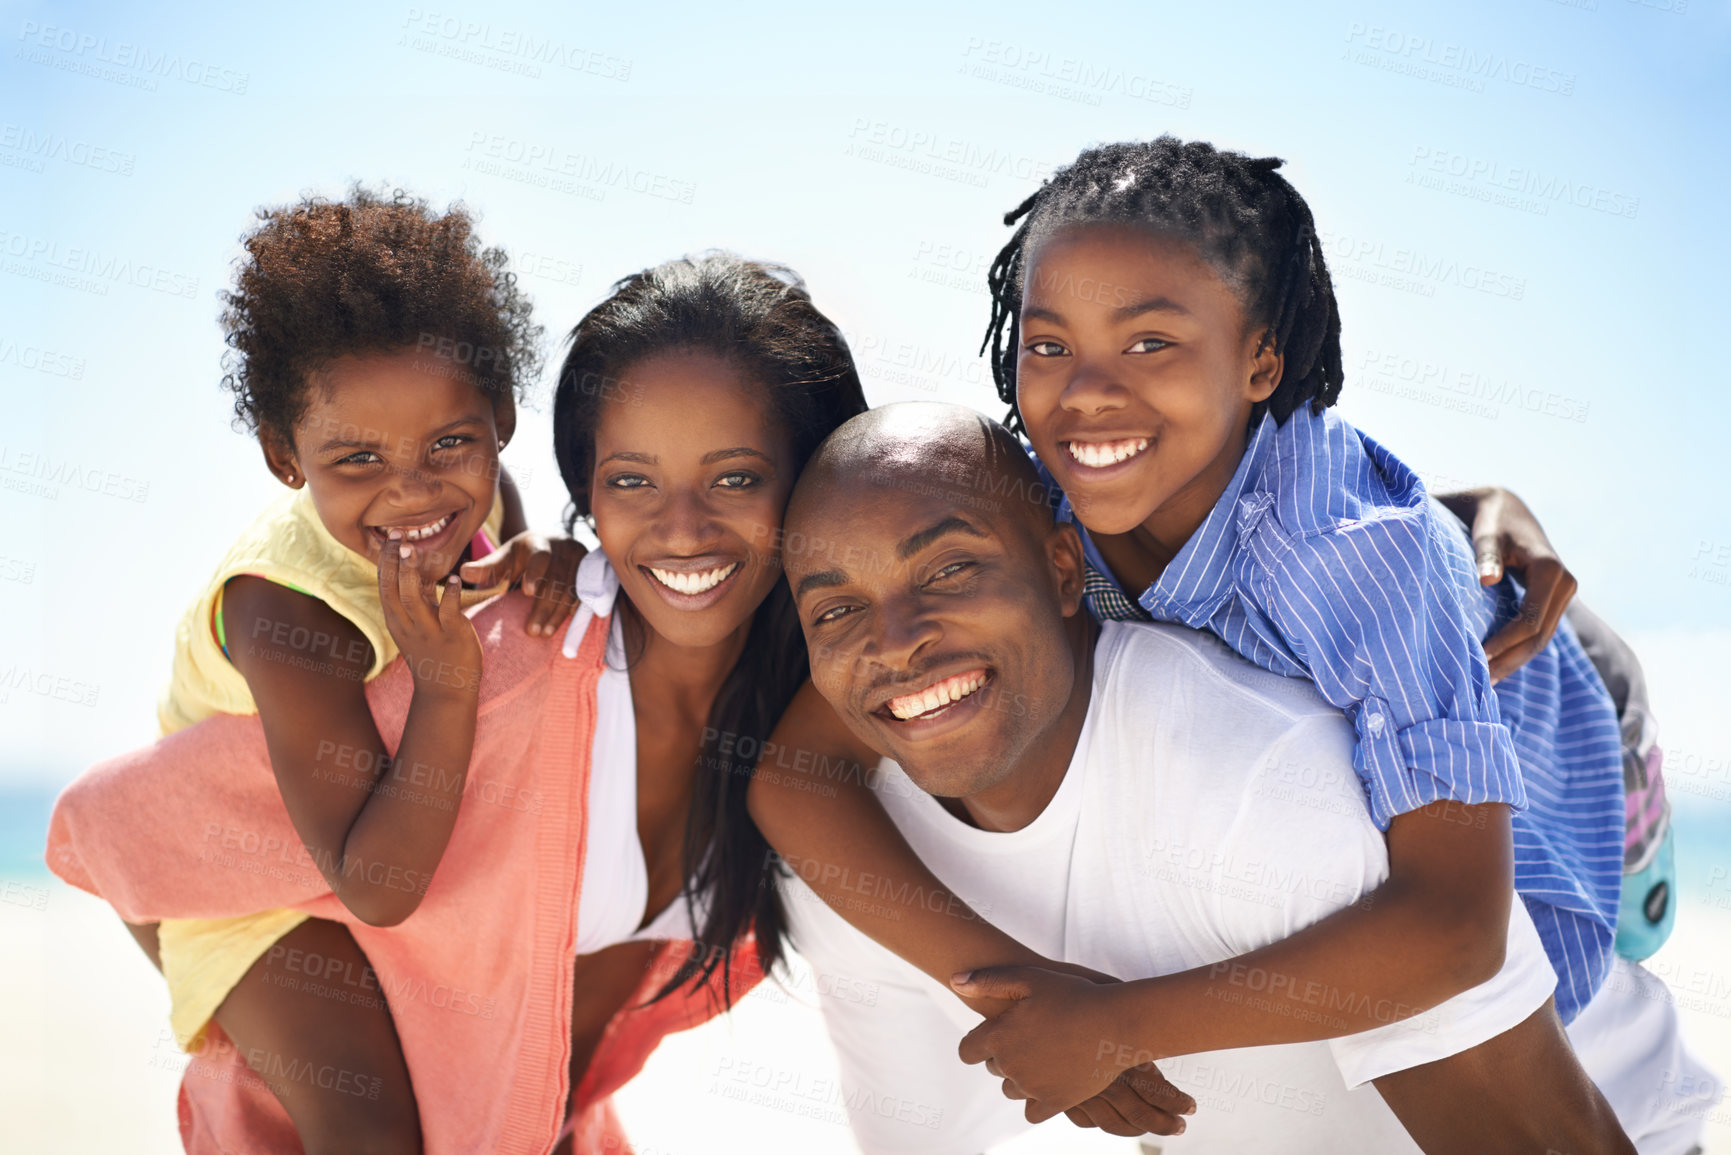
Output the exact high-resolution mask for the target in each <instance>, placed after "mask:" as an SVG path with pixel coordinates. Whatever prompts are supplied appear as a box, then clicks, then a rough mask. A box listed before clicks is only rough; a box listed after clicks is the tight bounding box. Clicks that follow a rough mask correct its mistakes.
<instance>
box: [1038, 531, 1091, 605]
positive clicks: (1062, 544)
mask: <svg viewBox="0 0 1731 1155" xmlns="http://www.w3.org/2000/svg"><path fill="white" fill-rule="evenodd" d="M1046 557H1047V558H1048V560H1049V561H1050V562H1051V564H1052V576H1053V577H1054V578H1056V579H1057V583H1058V605H1059V608H1060V609H1061V610H1062V611H1063V615H1064V616H1065V617H1070V616H1071V615H1073V614H1075V612H1076V611H1077V610H1079V609H1081V608H1082V579H1083V577H1084V576H1085V575H1086V574H1087V572H1088V561H1087V555H1085V554H1084V553H1083V552H1082V535H1081V534H1079V533H1077V532H1076V527H1075V526H1073V525H1071V524H1070V523H1069V522H1067V521H1063V522H1059V523H1058V524H1056V525H1054V526H1053V527H1052V532H1051V535H1050V536H1048V537H1047V538H1046Z"/></svg>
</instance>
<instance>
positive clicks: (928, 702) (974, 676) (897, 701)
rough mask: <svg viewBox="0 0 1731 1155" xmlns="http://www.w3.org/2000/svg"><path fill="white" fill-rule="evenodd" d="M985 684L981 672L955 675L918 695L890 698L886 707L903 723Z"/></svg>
mask: <svg viewBox="0 0 1731 1155" xmlns="http://www.w3.org/2000/svg"><path fill="white" fill-rule="evenodd" d="M985 684H986V675H985V674H984V672H982V671H975V672H973V673H971V674H957V675H956V676H955V677H953V678H945V679H944V680H943V681H941V682H939V683H938V684H937V685H935V686H927V687H926V688H925V689H924V690H921V691H919V692H918V693H914V694H904V695H902V696H901V697H899V698H891V699H890V700H889V702H888V703H887V705H888V707H889V712H890V713H891V714H893V715H895V716H896V717H897V718H898V719H900V720H901V721H903V722H905V721H907V720H908V719H909V718H918V717H919V716H920V715H922V714H929V713H931V712H932V711H933V710H936V709H938V708H939V707H940V706H948V705H950V704H951V703H953V702H959V701H961V700H962V699H963V698H965V697H967V696H968V695H969V694H972V693H973V692H974V691H975V690H978V689H979V688H980V687H981V686H983V685H985Z"/></svg>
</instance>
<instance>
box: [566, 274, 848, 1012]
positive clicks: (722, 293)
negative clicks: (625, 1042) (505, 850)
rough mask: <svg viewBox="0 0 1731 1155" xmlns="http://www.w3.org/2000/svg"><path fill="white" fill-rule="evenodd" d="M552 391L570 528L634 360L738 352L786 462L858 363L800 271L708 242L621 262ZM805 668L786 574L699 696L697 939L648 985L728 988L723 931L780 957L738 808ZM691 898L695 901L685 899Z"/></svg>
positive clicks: (766, 888)
mask: <svg viewBox="0 0 1731 1155" xmlns="http://www.w3.org/2000/svg"><path fill="white" fill-rule="evenodd" d="M570 340H571V349H570V352H569V353H567V354H566V356H565V363H564V364H563V365H562V366H561V367H560V369H559V384H558V388H557V391H556V392H555V394H554V397H553V451H554V455H555V456H556V457H557V458H558V461H559V473H560V475H561V476H563V477H564V479H565V488H566V490H567V492H569V494H570V495H571V505H570V507H569V508H568V510H567V511H566V517H565V521H566V528H567V529H571V528H573V527H574V526H575V525H576V523H577V521H578V520H579V519H582V520H585V521H589V522H591V523H592V521H593V517H592V513H591V509H590V503H589V487H590V484H591V479H592V476H593V473H594V467H595V428H596V424H597V421H598V418H599V413H600V406H601V402H602V401H603V400H604V399H606V398H609V397H616V396H620V395H621V394H622V393H623V392H624V391H625V390H626V389H628V388H629V385H627V384H625V381H626V378H627V376H628V371H629V369H630V367H631V366H632V365H634V364H637V363H639V362H641V361H642V360H643V359H644V358H646V357H651V356H654V355H656V354H658V353H665V352H669V351H674V350H695V351H700V352H706V353H714V354H716V355H718V356H721V357H725V358H727V359H729V360H731V361H733V362H735V363H736V364H738V365H740V366H742V367H743V368H744V369H745V371H746V372H747V374H749V375H750V377H751V378H752V379H753V380H755V381H757V382H758V383H759V384H761V385H762V386H763V388H764V389H765V390H766V391H767V392H768V394H769V398H770V402H771V406H772V408H773V411H774V413H775V414H776V417H777V419H778V420H779V421H780V422H781V423H782V424H783V426H784V427H785V428H786V430H787V432H788V433H789V435H790V437H791V440H792V443H793V465H794V468H795V470H796V471H797V470H799V469H803V468H805V463H806V461H807V460H808V459H809V458H810V457H811V454H812V451H813V450H815V449H816V448H817V446H818V444H819V443H820V442H822V441H823V439H824V438H825V437H827V436H829V434H830V432H831V431H832V430H834V429H835V428H836V427H837V426H838V425H840V424H841V423H842V422H844V421H846V420H847V419H848V418H850V417H853V416H854V415H856V414H859V413H863V412H865V408H866V403H865V395H864V393H863V392H862V391H861V389H860V380H859V374H858V372H857V371H856V370H855V368H854V363H853V356H852V354H850V353H849V352H848V347H847V342H846V341H845V340H843V339H842V335H841V330H840V329H838V328H836V326H835V325H834V323H832V322H831V321H830V319H829V318H828V317H825V316H824V315H823V314H822V313H820V312H818V310H817V308H816V307H815V306H814V305H813V304H812V303H811V296H810V294H808V293H807V292H806V290H805V285H804V283H803V282H802V281H801V280H800V278H799V277H798V275H797V274H795V273H794V272H793V271H792V270H790V269H787V268H783V267H782V266H780V265H771V264H764V263H762V262H759V261H748V260H745V259H744V258H742V257H737V256H734V255H733V254H731V253H718V252H711V253H705V254H703V255H701V256H698V257H688V258H685V259H682V260H677V261H668V262H667V263H665V264H661V265H657V266H655V267H654V268H652V269H645V270H644V271H642V272H641V273H637V274H634V275H633V276H629V277H626V278H625V279H624V280H621V281H619V282H617V283H616V284H615V285H614V286H613V291H612V293H611V294H610V295H609V296H608V298H607V299H606V300H605V301H603V302H601V304H599V305H597V306H595V308H593V309H591V310H590V311H589V313H588V315H586V316H585V317H584V318H583V319H582V320H581V321H579V322H577V327H576V328H575V329H573V330H571V338H570ZM806 676H807V663H806V652H805V635H804V633H803V631H801V629H800V625H799V617H798V615H797V614H796V613H795V612H794V606H793V598H792V596H791V595H790V594H789V592H788V588H787V582H786V581H777V582H776V583H775V587H774V588H773V589H772V590H771V591H770V593H769V596H768V597H766V598H765V599H764V600H763V603H762V604H761V605H759V606H758V608H757V611H756V613H755V614H754V615H753V617H752V620H751V628H750V631H749V633H748V634H747V637H746V642H745V650H744V652H743V653H741V655H740V658H739V661H738V663H737V664H736V665H735V666H734V667H733V669H732V671H731V672H729V673H728V675H727V679H726V680H725V681H724V682H723V683H722V685H721V689H720V691H719V692H718V693H717V694H716V696H715V704H714V705H713V706H711V707H710V711H709V724H708V727H707V728H706V730H705V731H704V741H703V748H702V752H701V753H700V754H699V756H698V778H697V789H696V794H695V796H694V798H693V801H692V806H691V813H690V815H689V819H688V821H687V824H686V833H685V883H684V890H685V893H686V895H688V896H695V895H699V894H702V895H707V896H708V898H709V913H708V917H707V919H706V920H705V925H704V926H702V927H698V926H696V925H695V919H694V922H693V926H692V928H691V929H692V938H693V940H694V941H695V942H696V943H697V944H698V949H696V950H694V951H693V952H692V953H691V955H690V956H688V957H687V958H686V960H685V962H684V963H683V965H681V966H680V968H679V969H678V971H677V972H676V973H675V974H674V975H673V977H672V978H671V979H669V980H668V982H667V983H666V984H665V985H664V986H663V987H662V988H661V990H660V992H659V993H658V994H657V995H656V996H655V997H656V998H657V999H660V998H665V997H666V996H667V995H669V994H671V993H672V992H674V991H675V990H677V989H678V988H679V987H680V986H681V985H683V984H685V983H687V982H690V983H691V984H692V986H693V987H694V988H701V987H703V986H704V985H706V984H707V983H709V981H710V979H711V977H712V976H713V975H714V973H715V972H716V970H717V969H719V970H720V972H721V997H722V1000H723V1002H724V1003H725V1004H727V1005H731V1004H732V1001H733V989H732V966H731V961H732V953H733V944H734V943H736V942H738V941H739V940H740V939H741V938H742V937H743V936H744V935H745V934H746V933H747V932H750V931H754V930H755V932H756V936H757V961H758V964H759V965H760V966H761V967H762V969H763V972H764V973H765V974H768V973H769V972H770V970H771V968H772V967H774V965H775V964H776V963H777V962H779V961H780V960H781V957H782V933H783V930H784V927H785V925H786V920H785V918H784V916H783V913H782V909H781V900H780V896H779V888H778V887H777V886H776V882H777V877H776V875H777V869H776V867H775V865H774V862H775V860H774V858H773V856H772V855H771V854H770V853H769V845H768V843H766V842H765V841H764V838H763V835H762V834H761V833H759V832H758V829H757V826H756V824H755V823H753V822H752V820H751V815H750V814H749V813H748V812H747V811H746V806H745V796H746V789H747V787H748V786H749V785H750V784H751V776H752V773H753V771H754V770H755V768H756V756H757V754H758V753H759V752H760V751H761V750H762V748H763V743H764V742H765V741H766V740H767V739H768V738H769V735H770V732H771V731H773V730H774V729H775V724H776V723H777V722H778V721H780V720H781V715H782V712H783V711H785V710H786V709H787V705H788V703H789V702H791V701H792V700H793V695H794V693H795V691H797V690H798V689H799V687H800V684H801V683H803V682H804V681H805V679H806ZM693 909H695V907H694V908H693Z"/></svg>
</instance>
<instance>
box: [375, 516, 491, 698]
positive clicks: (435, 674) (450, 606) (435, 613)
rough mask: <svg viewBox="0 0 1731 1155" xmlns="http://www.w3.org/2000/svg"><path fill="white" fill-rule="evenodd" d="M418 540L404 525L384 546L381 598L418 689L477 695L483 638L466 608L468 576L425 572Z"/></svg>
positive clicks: (479, 682) (381, 562)
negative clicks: (431, 577) (440, 578)
mask: <svg viewBox="0 0 1731 1155" xmlns="http://www.w3.org/2000/svg"><path fill="white" fill-rule="evenodd" d="M416 553H417V551H416V549H415V547H414V546H412V545H410V544H409V543H408V542H406V541H404V540H403V539H402V536H401V533H400V532H399V531H396V530H393V531H391V537H390V539H389V540H388V541H386V543H385V546H384V548H383V549H381V550H380V551H379V602H380V604H381V605H382V606H383V607H384V611H385V626H386V628H388V629H389V630H390V631H391V637H392V638H393V639H394V640H395V641H396V643H397V648H398V649H399V650H401V651H402V653H403V660H404V661H405V662H407V663H408V665H409V672H410V673H411V674H412V675H413V676H414V679H415V692H416V693H417V694H420V693H424V692H433V693H460V694H467V695H468V696H470V697H473V696H474V695H475V693H476V692H477V691H478V690H479V688H480V685H481V642H480V639H479V638H477V637H476V636H475V627H474V626H473V625H471V624H470V623H469V619H468V617H467V616H466V615H465V614H464V613H463V607H462V598H461V593H462V582H461V581H460V580H459V579H458V577H457V575H456V574H452V575H451V576H450V577H448V578H446V579H445V581H444V582H443V583H441V584H443V585H444V587H445V596H444V599H443V600H442V601H441V600H440V598H439V596H438V592H437V588H436V586H435V584H433V583H429V582H427V581H426V580H425V579H424V578H422V576H421V568H420V566H419V565H418V564H417V562H418V560H419V559H418V558H417V557H416V556H415V555H416Z"/></svg>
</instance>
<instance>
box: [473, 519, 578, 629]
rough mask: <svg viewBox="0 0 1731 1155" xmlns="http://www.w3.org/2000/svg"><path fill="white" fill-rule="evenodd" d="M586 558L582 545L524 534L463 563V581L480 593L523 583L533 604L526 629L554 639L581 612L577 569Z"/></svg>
mask: <svg viewBox="0 0 1731 1155" xmlns="http://www.w3.org/2000/svg"><path fill="white" fill-rule="evenodd" d="M588 552H589V549H588V547H587V546H585V545H584V544H583V543H582V542H580V541H573V540H572V539H571V538H568V537H562V536H556V537H544V536H542V535H541V534H538V533H536V532H534V531H533V530H524V531H523V532H522V533H520V534H518V535H517V536H516V537H513V538H512V539H511V540H510V541H507V542H506V543H505V544H504V545H502V546H500V547H499V548H498V549H496V550H494V551H493V552H492V553H490V554H488V555H487V556H486V557H484V558H481V559H479V560H477V561H471V562H464V563H463V568H462V575H463V580H464V581H466V582H470V583H471V584H473V585H476V586H479V587H480V588H482V589H488V588H491V587H492V586H496V585H504V584H507V583H511V582H517V581H521V582H522V585H523V592H524V593H526V594H528V595H529V596H530V597H532V598H534V599H535V605H534V607H533V608H532V609H530V611H529V617H528V620H527V621H526V622H525V623H524V627H525V629H527V630H528V632H529V633H530V634H532V635H536V636H550V635H551V634H553V633H554V632H555V631H557V630H558V629H559V628H560V627H561V626H563V625H564V624H565V622H566V621H567V620H568V619H569V618H570V617H571V611H572V610H574V609H576V608H577V566H578V564H579V563H580V562H582V560H583V558H584V556H585V555H586V554H588Z"/></svg>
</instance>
